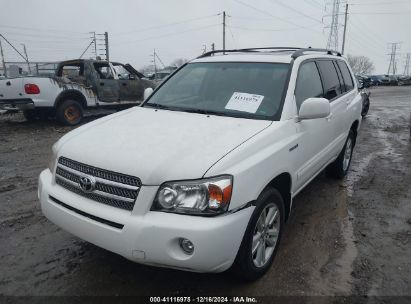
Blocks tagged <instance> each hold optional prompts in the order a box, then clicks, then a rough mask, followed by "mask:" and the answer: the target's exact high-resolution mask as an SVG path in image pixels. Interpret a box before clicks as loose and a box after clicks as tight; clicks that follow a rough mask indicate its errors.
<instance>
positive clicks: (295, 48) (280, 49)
mask: <svg viewBox="0 0 411 304" xmlns="http://www.w3.org/2000/svg"><path fill="white" fill-rule="evenodd" d="M300 49H301V48H298V47H259V48H246V49H234V50H215V51H210V52H207V53H204V54H202V55H200V56H198V57H197V59H199V58H204V57H209V56H211V55H214V54H218V53H224V54H225V53H242V52H259V51H264V50H267V51H269V50H272V51H274V52H287V51H297V50H300Z"/></svg>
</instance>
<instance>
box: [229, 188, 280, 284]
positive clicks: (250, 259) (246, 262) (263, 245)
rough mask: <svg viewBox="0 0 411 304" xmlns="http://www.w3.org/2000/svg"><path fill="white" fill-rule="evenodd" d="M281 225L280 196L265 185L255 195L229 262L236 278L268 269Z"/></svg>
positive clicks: (256, 275)
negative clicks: (246, 222) (248, 216)
mask: <svg viewBox="0 0 411 304" xmlns="http://www.w3.org/2000/svg"><path fill="white" fill-rule="evenodd" d="M283 226H284V201H283V199H282V196H281V194H280V193H279V192H278V191H277V190H276V189H273V188H270V189H267V190H265V191H264V192H263V193H262V194H261V195H260V196H259V198H258V199H257V202H256V208H255V209H254V212H253V214H252V216H251V219H250V221H249V223H248V226H247V229H246V232H245V234H244V237H243V241H242V243H241V246H240V249H239V251H238V254H237V257H236V260H235V262H234V265H233V270H234V271H235V272H236V274H237V275H238V276H239V277H240V278H242V279H245V280H248V281H253V280H256V279H258V278H260V277H261V276H263V275H264V274H265V273H266V272H267V271H268V270H269V269H270V267H271V265H272V263H273V260H274V257H275V255H276V253H277V250H278V246H279V244H280V239H281V235H282V231H283Z"/></svg>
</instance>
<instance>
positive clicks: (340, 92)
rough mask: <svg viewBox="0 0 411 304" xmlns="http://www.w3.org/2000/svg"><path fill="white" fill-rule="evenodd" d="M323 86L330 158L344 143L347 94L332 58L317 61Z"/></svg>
mask: <svg viewBox="0 0 411 304" xmlns="http://www.w3.org/2000/svg"><path fill="white" fill-rule="evenodd" d="M317 64H318V67H319V70H320V74H321V78H322V81H323V86H324V97H325V98H327V99H328V100H329V101H330V106H331V114H330V116H329V117H328V124H329V128H330V132H331V136H330V141H329V146H328V148H327V150H328V154H329V155H330V158H332V157H333V156H336V155H337V154H338V153H339V152H340V151H341V149H342V146H343V145H344V143H345V138H346V136H345V135H344V134H345V128H344V115H345V113H346V109H347V96H346V95H345V91H346V89H345V85H344V82H343V80H342V76H341V73H340V70H339V68H338V66H337V65H336V63H335V62H334V60H331V59H330V60H328V59H327V60H318V61H317Z"/></svg>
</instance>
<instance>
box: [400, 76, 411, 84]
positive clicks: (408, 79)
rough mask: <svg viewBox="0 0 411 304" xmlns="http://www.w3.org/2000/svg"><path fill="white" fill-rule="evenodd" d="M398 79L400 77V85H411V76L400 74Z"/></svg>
mask: <svg viewBox="0 0 411 304" xmlns="http://www.w3.org/2000/svg"><path fill="white" fill-rule="evenodd" d="M397 79H398V85H399V86H405V85H411V76H408V75H398V76H397Z"/></svg>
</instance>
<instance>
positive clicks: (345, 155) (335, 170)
mask: <svg viewBox="0 0 411 304" xmlns="http://www.w3.org/2000/svg"><path fill="white" fill-rule="evenodd" d="M354 143H355V135H354V132H353V131H352V130H350V132H349V134H348V137H347V140H346V142H345V145H344V148H343V149H342V151H341V152H340V154H339V155H338V157H337V159H336V160H335V161H334V162H333V163H331V164H330V165H329V166H328V167H327V169H326V171H327V175H328V176H330V177H333V178H339V179H340V178H343V177H344V176H346V175H347V172H348V169H349V168H350V164H351V158H352V152H353V149H354Z"/></svg>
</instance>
